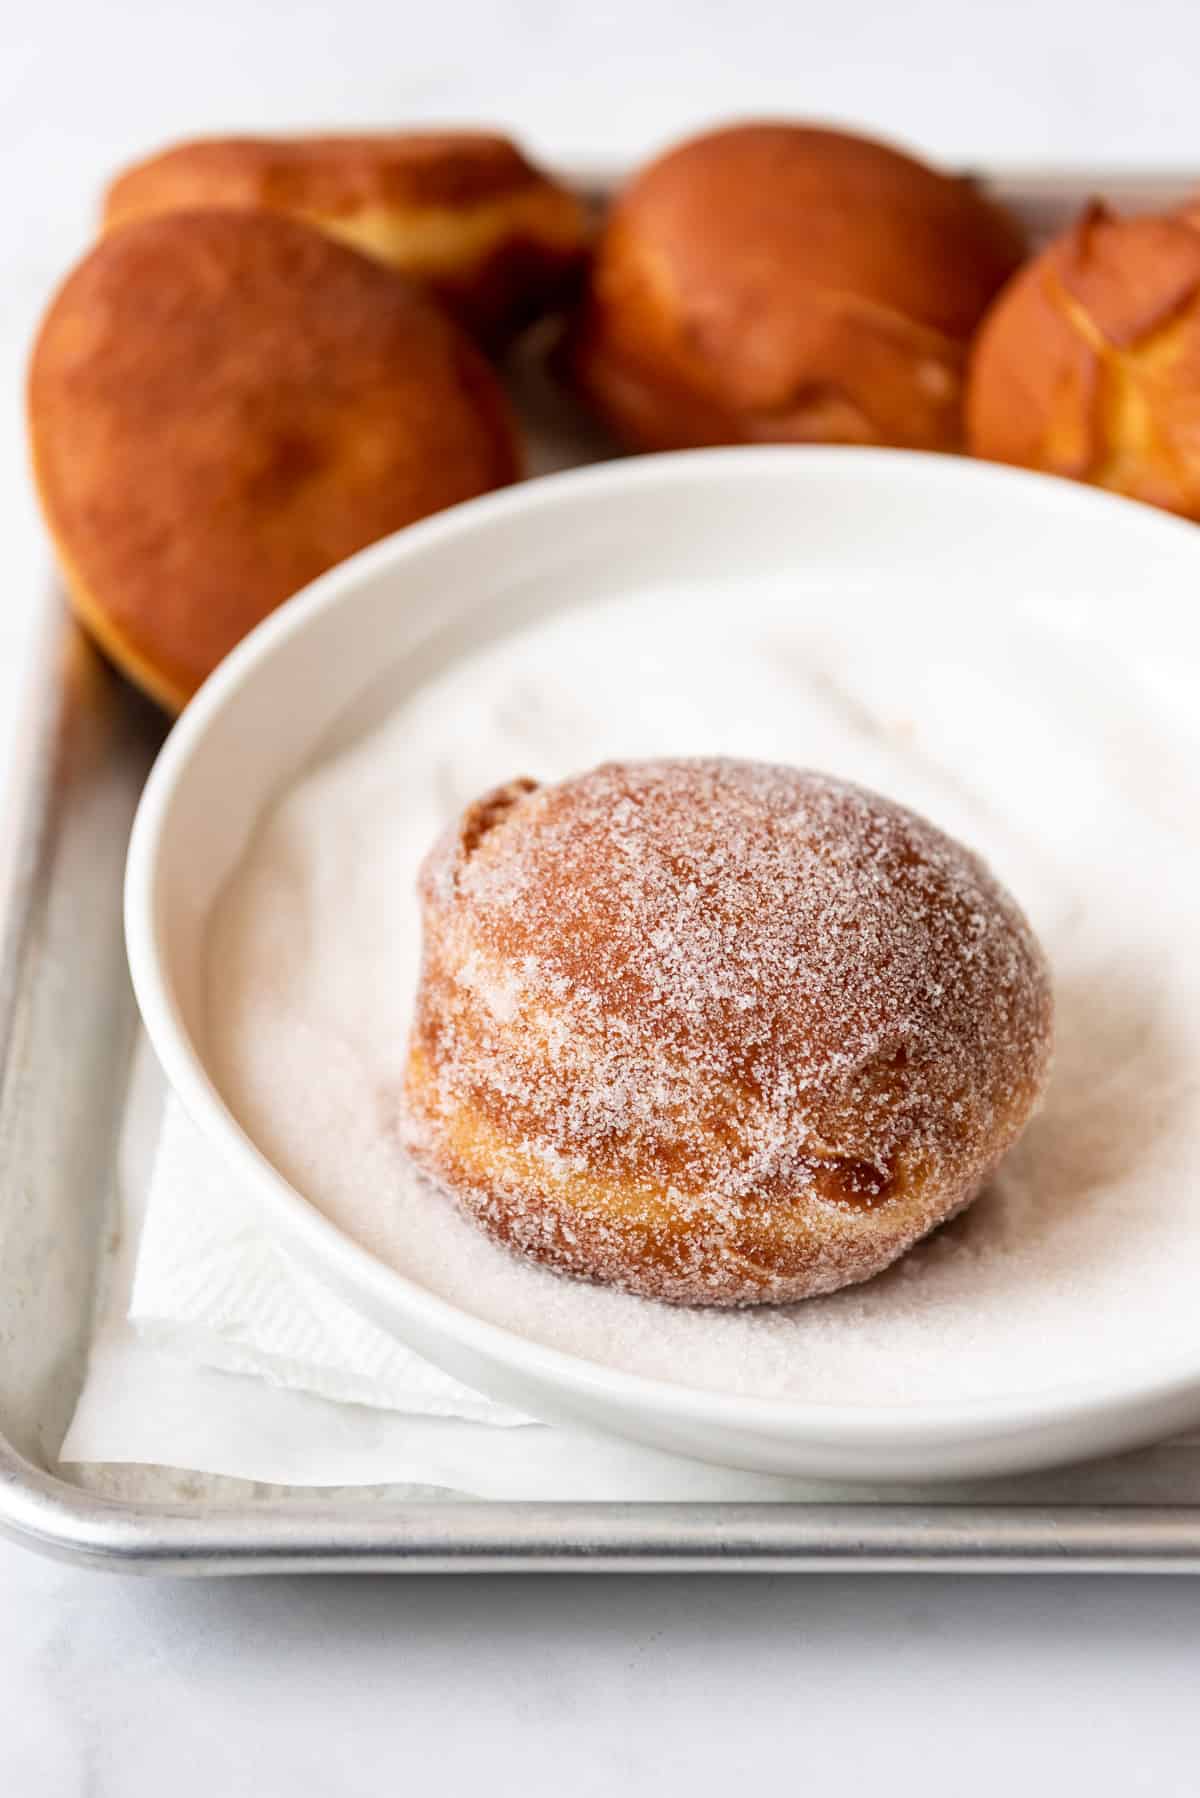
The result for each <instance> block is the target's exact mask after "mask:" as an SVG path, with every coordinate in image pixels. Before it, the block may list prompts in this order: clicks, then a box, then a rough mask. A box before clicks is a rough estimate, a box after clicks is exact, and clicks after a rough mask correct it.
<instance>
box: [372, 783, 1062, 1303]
mask: <svg viewBox="0 0 1200 1798" xmlns="http://www.w3.org/2000/svg"><path fill="white" fill-rule="evenodd" d="M421 900H422V904H423V912H424V958H423V967H422V974H421V982H420V989H419V994H418V999H417V1008H416V1019H415V1024H414V1028H413V1034H412V1039H411V1044H410V1049H409V1058H408V1064H407V1076H406V1086H405V1098H404V1109H403V1136H404V1141H405V1143H406V1146H407V1148H408V1150H409V1152H410V1154H411V1155H412V1156H413V1158H414V1159H415V1161H416V1162H417V1164H418V1166H419V1167H420V1168H422V1169H423V1170H424V1171H425V1172H426V1173H427V1174H429V1175H430V1176H431V1177H432V1178H433V1179H434V1181H435V1182H436V1183H438V1184H439V1185H440V1186H441V1187H442V1188H443V1189H444V1190H445V1191H446V1192H447V1193H448V1194H450V1195H452V1197H453V1198H454V1199H456V1200H457V1201H458V1202H459V1204H460V1205H462V1206H463V1207H464V1208H465V1210H466V1211H467V1212H468V1213H470V1214H471V1215H472V1216H474V1217H475V1218H477V1219H478V1220H479V1222H480V1223H482V1224H483V1226H484V1227H485V1228H486V1229H487V1230H488V1231H489V1232H490V1233H491V1234H492V1235H494V1236H495V1237H497V1238H499V1240H500V1241H502V1242H504V1243H507V1244H509V1245H510V1246H511V1247H512V1248H514V1249H516V1250H518V1251H519V1252H520V1253H522V1254H524V1255H527V1256H529V1257H531V1258H532V1259H534V1260H537V1261H542V1262H546V1263H547V1264H549V1265H550V1266H552V1267H554V1268H558V1269H560V1270H561V1271H563V1272H565V1273H569V1274H575V1275H580V1276H583V1277H585V1278H587V1279H590V1280H594V1281H600V1282H604V1283H607V1284H611V1285H614V1286H620V1287H624V1288H625V1289H626V1290H628V1291H630V1292H634V1293H638V1294H641V1295H642V1296H643V1297H645V1298H653V1299H662V1300H666V1301H669V1302H671V1303H675V1304H704V1305H749V1304H758V1303H763V1302H767V1301H785V1300H793V1299H802V1298H807V1297H809V1296H811V1295H812V1294H815V1293H821V1292H831V1291H833V1290H834V1289H835V1288H837V1287H840V1286H845V1285H848V1284H851V1283H852V1282H855V1281H859V1280H866V1279H869V1278H870V1277H871V1276H872V1275H873V1274H876V1273H878V1272H879V1271H880V1270H881V1269H882V1268H884V1267H886V1266H887V1265H888V1263H889V1262H891V1261H893V1260H895V1258H896V1257H897V1256H898V1255H901V1254H903V1252H904V1251H905V1250H906V1249H907V1248H909V1247H910V1246H911V1245H912V1244H913V1243H914V1242H916V1241H917V1240H918V1238H919V1237H922V1236H924V1235H925V1234H926V1232H927V1231H929V1230H931V1229H933V1228H934V1226H935V1225H937V1224H940V1223H941V1222H943V1220H945V1219H946V1218H949V1217H952V1216H953V1215H954V1213H955V1212H956V1211H959V1210H961V1209H962V1207H963V1206H964V1205H967V1204H968V1203H969V1202H970V1201H971V1199H972V1198H974V1196H975V1194H976V1193H977V1192H978V1191H979V1188H980V1184H981V1182H982V1181H983V1180H984V1179H985V1178H986V1176H987V1175H988V1173H989V1172H990V1171H991V1169H992V1168H993V1167H994V1166H995V1165H996V1163H997V1161H998V1160H999V1159H1000V1157H1001V1156H1002V1155H1003V1153H1004V1151H1005V1150H1006V1149H1007V1148H1008V1147H1009V1145H1010V1144H1011V1143H1012V1142H1013V1140H1014V1139H1015V1138H1016V1136H1017V1135H1018V1134H1019V1132H1020V1130H1021V1128H1022V1126H1023V1125H1024V1124H1025V1121H1026V1119H1027V1118H1028V1116H1029V1114H1030V1112H1031V1110H1032V1109H1033V1107H1034V1105H1035V1104H1036V1102H1037V1100H1038V1097H1039V1095H1040V1093H1041V1090H1042V1086H1043V1082H1044V1080H1045V1077H1046V1072H1047V1065H1048V1060H1049V1054H1050V1041H1051V994H1050V983H1049V976H1048V973H1047V969H1046V964H1045V961H1044V959H1043V956H1042V953H1041V950H1040V949H1039V947H1038V944H1037V942H1036V940H1035V938H1034V936H1033V933H1032V931H1031V930H1030V927H1029V925H1028V924H1027V922H1026V921H1025V918H1024V917H1023V916H1022V914H1021V912H1020V910H1019V909H1018V907H1017V905H1016V904H1015V903H1014V901H1013V900H1012V899H1011V898H1010V897H1009V896H1008V894H1007V893H1005V892H1004V890H1003V889H1002V888H1001V887H1000V886H999V885H998V884H997V882H996V881H995V880H994V879H993V877H992V876H991V875H990V874H989V872H988V870H987V869H986V868H985V867H984V865H983V863H982V862H981V861H980V860H979V859H978V858H977V857H976V856H974V855H972V854H971V853H970V852H969V851H968V850H966V849H964V848H962V847H961V846H960V845H959V844H957V843H955V842H953V841H952V840H951V839H950V838H949V837H946V836H944V835H943V834H942V833H941V832H940V831H939V830H936V829H935V828H934V827H933V826H932V825H931V824H928V823H926V822H925V821H924V820H923V819H921V818H918V817H916V816H915V815H914V814H913V813H912V812H909V811H906V810H904V809H903V807H901V806H899V805H895V804H893V803H891V802H890V801H889V800H886V799H881V798H879V797H877V796H876V795H875V794H872V793H869V792H866V791H864V790H863V789H861V788H858V787H854V786H851V785H849V784H848V783H846V782H844V781H838V780H832V779H830V778H828V777H827V776H824V775H820V774H811V773H800V772H798V771H797V770H795V769H792V768H784V767H772V766H767V765H764V764H761V763H755V762H737V761H720V760H713V761H660V762H640V763H638V762H634V763H624V764H622V763H612V764H609V765H607V766H604V767H601V768H598V769H596V770H594V771H593V772H592V773H589V774H584V775H581V776H579V777H577V778H575V779H571V780H567V781H564V782H563V783H562V784H561V785H559V786H553V787H537V786H535V784H534V783H533V782H532V781H528V780H520V781H515V782H513V783H512V784H511V785H510V786H507V787H501V788H500V789H498V790H497V791H496V792H494V793H491V794H488V795H487V796H486V797H485V798H483V799H481V800H480V801H479V802H478V804H476V805H474V806H472V807H471V809H470V810H469V811H468V812H467V813H466V815H465V816H464V817H463V818H462V819H461V820H460V822H459V823H458V824H457V825H456V826H455V827H454V828H453V829H451V830H450V831H449V832H448V833H447V834H446V835H445V836H444V837H443V839H442V840H441V841H440V842H439V843H438V844H437V845H436V847H435V848H434V850H433V851H432V853H431V854H430V856H429V858H428V860H427V862H426V864H425V867H424V869H423V872H422V877H421Z"/></svg>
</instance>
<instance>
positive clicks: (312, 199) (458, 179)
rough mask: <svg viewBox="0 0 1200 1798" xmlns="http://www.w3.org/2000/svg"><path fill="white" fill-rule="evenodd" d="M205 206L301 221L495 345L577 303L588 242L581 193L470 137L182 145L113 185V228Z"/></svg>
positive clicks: (497, 145) (229, 140) (490, 141)
mask: <svg viewBox="0 0 1200 1798" xmlns="http://www.w3.org/2000/svg"><path fill="white" fill-rule="evenodd" d="M198 206H218V207H237V208H242V207H264V208H266V209H268V210H272V211H276V212H286V213H291V214H293V215H295V216H296V217H299V218H302V219H304V220H306V221H307V222H308V223H309V224H311V225H315V226H317V227H318V228H319V229H321V230H322V231H327V232H329V233H330V234H331V235H332V236H334V237H337V238H340V239H342V240H343V241H344V242H346V243H349V244H352V245H353V246H354V248H355V249H358V250H362V251H363V252H364V253H366V254H367V255H371V256H376V257H378V258H379V259H380V260H381V261H383V262H387V263H390V264H391V265H392V266H393V267H394V268H398V269H400V270H401V271H402V272H403V273H405V274H407V275H409V276H410V277H412V278H413V279H414V280H417V281H419V282H420V283H421V284H422V285H423V286H426V287H428V288H430V289H431V290H432V291H433V292H434V293H435V294H436V295H437V296H438V298H439V299H441V300H442V301H443V302H444V303H445V304H447V305H448V306H449V307H450V308H451V310H452V311H453V312H455V313H456V314H457V316H458V317H459V318H460V319H461V321H462V322H463V323H464V324H465V325H466V326H467V327H468V328H469V329H470V330H471V331H472V332H474V333H475V335H477V336H479V337H482V338H483V339H484V340H485V341H486V342H487V343H488V344H490V345H498V344H501V343H503V342H505V341H506V340H507V339H508V338H509V337H511V336H512V335H514V333H515V332H517V331H518V330H520V329H521V328H522V327H523V326H525V325H527V324H529V323H531V322H532V320H533V319H535V318H537V317H539V316H540V314H541V313H543V312H545V311H547V310H548V309H550V308H551V307H553V306H555V305H557V304H559V303H560V302H561V301H562V300H564V298H566V297H567V296H568V295H569V293H570V291H571V289H572V288H573V286H574V285H575V281H576V278H577V276H578V275H579V273H580V271H581V269H582V265H583V261H584V258H585V255H586V251H587V246H588V241H589V237H590V221H589V218H588V213H587V209H586V208H585V206H584V204H583V202H582V201H581V200H580V199H579V198H578V197H577V196H576V195H575V194H573V193H571V192H570V191H569V190H568V189H567V188H564V187H562V186H560V185H559V183H558V182H556V181H552V180H551V179H550V178H549V176H547V175H544V174H542V172H541V171H540V170H539V169H536V168H534V167H533V165H532V164H531V163H530V162H528V161H527V160H526V158H525V157H524V156H523V155H522V154H521V152H520V150H518V149H517V147H516V145H515V144H513V143H511V142H510V141H509V140H508V138H505V137H498V136H494V135H491V134H488V133H485V132H474V131H437V132H434V131H426V132H417V131H391V132H382V131H381V132H375V133H370V134H366V135H361V136H356V137H280V138H265V137H221V138H202V139H198V140H194V141H192V142H188V143H181V144H176V145H174V146H172V147H171V148H170V149H167V150H162V151H160V152H159V153H158V154H157V155H155V156H151V157H149V158H148V159H147V160H146V161H144V162H140V163H137V164H135V165H134V166H133V167H132V168H129V169H126V170H125V171H124V172H123V173H122V174H120V175H118V176H117V178H116V179H115V180H114V181H113V183H112V185H111V186H110V187H109V189H108V193H107V195H106V197H105V204H104V222H105V225H106V226H108V227H111V226H113V225H118V224H122V223H124V222H125V221H127V220H128V219H131V218H138V217H141V216H143V215H145V214H147V213H153V212H175V211H180V210H183V209H191V208H194V207H198Z"/></svg>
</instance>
